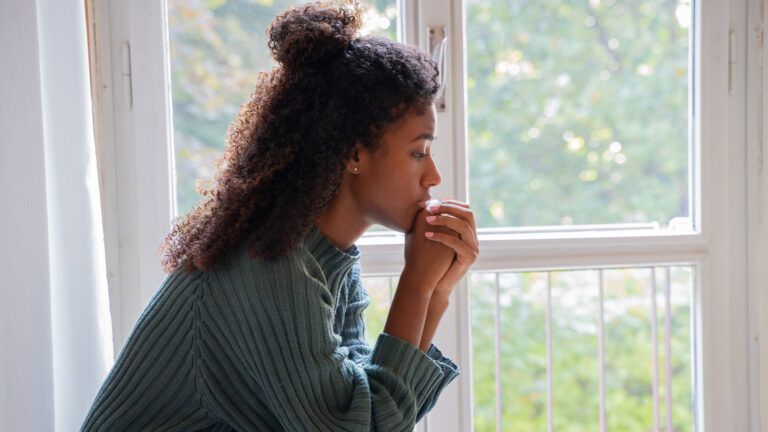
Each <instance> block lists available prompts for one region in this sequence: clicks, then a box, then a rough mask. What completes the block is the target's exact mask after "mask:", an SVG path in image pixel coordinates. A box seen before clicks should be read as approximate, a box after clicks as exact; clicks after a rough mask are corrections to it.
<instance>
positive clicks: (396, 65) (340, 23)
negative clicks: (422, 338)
mask: <svg viewBox="0 0 768 432" xmlns="http://www.w3.org/2000/svg"><path fill="white" fill-rule="evenodd" d="M360 24H361V17H360V10H359V7H358V6H357V5H356V4H355V5H352V6H351V7H350V6H347V5H340V4H328V3H313V4H308V5H305V6H300V7H295V8H291V9H288V10H286V11H285V12H283V13H282V14H280V15H279V16H277V17H276V18H275V19H274V21H273V22H272V24H271V25H270V27H269V29H268V31H267V33H268V35H269V48H270V49H271V51H272V55H273V57H274V58H275V60H276V61H277V62H278V64H279V66H278V67H276V68H274V69H273V70H271V71H270V72H262V73H261V74H259V78H258V82H257V84H256V87H255V90H254V91H253V93H252V94H251V97H250V100H249V101H248V102H247V103H245V104H244V105H243V106H242V107H241V108H240V112H239V113H238V114H237V116H236V117H235V118H234V120H233V121H232V123H231V124H230V125H229V129H228V131H227V140H228V146H227V150H226V152H225V153H224V156H223V157H222V159H220V160H219V162H218V172H217V174H216V177H215V184H214V186H213V187H212V188H211V189H209V190H203V191H202V193H203V195H204V196H205V198H204V200H203V201H202V202H201V203H200V204H198V205H197V206H196V207H195V208H194V209H193V210H192V211H191V212H190V213H188V214H187V215H185V216H183V217H182V218H180V219H179V220H177V221H176V222H175V224H174V227H173V229H172V230H171V232H170V233H169V234H168V235H167V236H166V238H165V240H164V242H163V244H162V245H161V247H160V252H161V253H162V255H163V267H164V269H165V271H167V272H170V271H173V270H175V269H177V268H178V267H180V266H183V268H184V270H186V271H191V270H194V269H201V270H205V269H209V268H210V267H212V266H213V265H214V264H215V262H216V260H217V258H218V257H220V256H221V255H222V254H224V253H226V252H227V251H229V250H231V249H232V248H233V247H234V246H235V245H237V244H239V243H241V242H245V244H246V247H247V250H248V253H249V255H250V256H252V257H261V258H264V259H273V258H276V257H279V256H283V255H285V254H287V253H289V252H290V251H291V250H292V249H293V248H294V247H296V246H297V245H298V243H299V242H300V241H301V240H302V239H303V238H304V236H306V234H307V233H308V232H309V229H310V228H311V226H312V224H313V223H314V221H315V220H316V219H317V217H318V216H319V215H320V214H321V213H322V212H323V210H325V209H326V208H327V207H328V205H329V204H330V202H331V199H332V198H333V197H334V196H335V195H336V193H337V192H338V190H339V186H340V184H341V180H342V176H343V172H344V169H345V166H346V163H347V161H348V160H349V159H350V158H351V157H353V156H354V151H355V146H356V145H357V144H359V145H362V146H364V147H365V148H366V149H369V150H371V151H374V150H376V148H377V143H378V141H379V139H380V137H381V136H382V134H383V133H384V132H385V131H386V130H387V127H388V126H391V125H393V124H394V123H395V122H397V121H398V120H400V119H401V118H402V117H403V116H404V115H405V113H407V112H409V111H410V110H412V109H416V110H417V111H421V110H423V109H424V108H426V107H427V106H429V104H431V103H432V102H433V101H434V97H435V95H436V94H437V91H438V89H439V81H438V78H437V67H436V65H435V63H434V62H433V61H432V60H430V59H428V58H427V57H426V55H425V54H424V53H422V52H420V51H418V50H417V49H415V48H413V47H410V46H407V45H403V44H399V43H396V42H392V41H390V40H388V39H384V38H377V37H356V33H357V31H358V29H359V28H360Z"/></svg>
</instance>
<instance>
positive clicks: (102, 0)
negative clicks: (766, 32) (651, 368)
mask: <svg viewBox="0 0 768 432" xmlns="http://www.w3.org/2000/svg"><path fill="white" fill-rule="evenodd" d="M399 1H400V3H401V5H400V6H401V11H402V14H403V16H404V22H405V26H403V27H402V30H401V34H402V35H403V36H404V38H405V41H406V42H407V43H411V44H415V45H418V46H420V47H421V48H422V49H425V50H427V44H428V42H427V37H426V36H427V29H428V28H429V27H430V26H434V27H438V26H444V27H446V29H447V34H448V49H447V63H446V64H447V65H449V68H448V72H447V78H448V81H447V82H448V86H447V88H446V101H447V103H448V107H447V110H446V111H445V112H440V113H438V119H437V120H438V130H439V136H440V139H439V142H436V143H435V147H434V149H435V151H434V154H435V158H436V159H437V164H438V166H439V167H440V170H441V174H442V175H443V182H442V184H441V185H440V186H439V187H437V188H436V191H435V193H434V194H433V195H434V196H435V197H438V198H442V197H443V196H445V195H450V196H453V197H456V198H458V199H465V198H466V197H467V194H468V167H467V145H466V143H467V139H466V135H467V126H466V118H465V115H464V111H463V107H464V106H465V102H466V88H465V85H464V79H463V77H465V76H466V69H465V66H464V53H465V48H464V46H463V43H464V37H465V29H464V15H465V5H464V3H463V1H462V0H442V1H441V0H399ZM693 5H694V7H695V8H696V13H695V17H696V23H695V28H696V29H700V31H701V36H700V37H697V38H695V41H696V47H695V49H694V52H695V53H697V54H696V56H694V57H695V58H694V61H695V67H694V70H695V71H696V73H697V75H696V77H695V81H696V82H697V83H699V85H698V89H699V90H700V93H698V94H696V97H695V98H694V105H693V108H694V112H696V113H698V115H696V116H695V125H694V131H695V133H694V137H693V138H694V145H693V152H692V153H693V159H692V160H693V163H692V165H693V166H692V170H693V175H694V176H696V177H698V178H701V187H700V189H697V188H694V190H693V204H694V206H695V207H696V208H695V209H692V210H693V213H694V214H695V215H696V218H695V221H694V224H695V226H696V227H697V231H695V232H688V233H678V232H663V233H661V234H659V233H658V232H657V231H647V230H645V231H644V230H616V229H610V230H603V231H589V230H587V231H583V230H582V231H569V232H558V231H555V232H538V233H537V232H522V233H520V232H518V233H504V232H503V230H483V232H481V233H480V242H481V255H480V257H479V259H478V261H477V262H476V263H475V266H474V267H473V270H491V271H492V270H504V271H511V270H536V269H563V268H578V267H584V266H586V267H595V266H600V267H602V266H635V265H644V266H647V265H657V264H658V265H664V264H669V263H690V264H692V265H694V266H695V268H696V269H697V274H698V275H699V277H696V278H695V280H696V287H695V288H696V293H697V294H696V296H695V297H694V302H695V308H696V309H697V310H698V311H699V314H698V315H697V316H696V317H695V327H696V328H695V332H696V334H697V336H698V340H697V343H696V344H695V345H696V347H697V350H698V351H697V352H696V364H695V366H694V368H695V371H696V372H697V385H699V386H700V388H699V389H698V390H699V391H697V392H696V398H697V401H696V403H697V406H698V407H699V411H698V412H697V413H695V415H696V419H695V421H696V423H697V425H698V427H699V431H707V432H709V431H758V430H760V425H761V423H762V426H763V430H768V360H766V359H768V344H766V343H765V342H762V343H761V341H760V340H759V338H758V335H759V333H758V329H761V328H762V329H766V328H768V293H766V289H765V287H766V282H768V271H767V270H765V269H764V268H762V267H761V266H760V265H759V264H760V263H765V262H766V259H768V229H767V228H766V224H767V216H766V215H768V181H767V180H766V176H765V174H764V173H763V169H762V158H763V150H764V149H765V142H766V141H768V131H766V130H765V128H764V127H763V125H764V124H765V125H768V114H766V112H765V111H764V107H765V106H766V105H767V104H768V101H767V100H766V97H765V92H764V91H763V85H764V82H763V80H762V77H761V76H760V74H759V73H758V69H759V67H760V66H761V67H763V68H764V69H765V70H768V59H765V58H764V55H763V46H762V28H763V27H764V26H765V25H766V24H768V23H767V22H766V20H765V19H766V17H765V16H764V15H763V10H762V2H761V0H730V1H719V2H716V1H704V0H702V1H694V2H693ZM90 7H91V12H92V15H91V16H93V17H94V20H93V22H94V25H93V29H92V30H93V31H94V33H95V41H96V43H95V44H94V47H95V48H94V50H93V54H94V57H93V60H92V61H93V63H94V75H93V78H94V90H95V91H94V97H95V108H94V111H95V118H96V129H97V130H96V136H97V146H98V155H99V161H100V164H99V166H100V179H101V185H102V202H103V205H104V208H103V215H104V226H105V231H106V232H105V241H106V249H107V263H108V267H109V268H108V275H109V287H110V300H111V306H110V307H111V312H112V322H113V327H114V342H115V347H116V350H115V352H116V353H117V352H119V349H120V347H122V345H123V343H124V342H125V340H126V338H127V336H128V334H129V333H130V331H131V328H132V327H133V324H134V323H135V321H136V319H137V318H138V316H139V314H140V312H141V310H142V309H143V307H144V305H145V303H146V301H147V300H148V299H149V297H150V296H151V295H152V293H153V292H154V291H155V289H156V288H157V287H158V286H159V284H160V282H161V281H162V279H163V278H164V277H165V274H164V273H163V272H162V269H161V268H160V264H159V263H160V261H159V255H158V253H157V249H158V246H159V244H160V242H161V241H162V239H163V237H164V236H165V235H166V234H167V232H168V230H169V229H170V227H171V218H172V215H173V214H174V208H173V206H174V205H175V204H174V203H175V199H174V197H175V192H174V183H173V167H172V164H173V157H172V146H171V142H172V141H171V140H172V130H171V125H172V123H171V119H172V117H171V101H170V84H169V83H170V78H169V77H170V70H169V69H170V67H169V62H168V57H167V50H168V32H167V29H166V27H165V22H166V19H165V17H166V9H165V8H166V6H165V2H164V1H154V0H126V1H110V0H92V3H91V4H90ZM748 12H749V13H748ZM747 29H751V30H750V31H747ZM758 30H759V31H758ZM126 47H129V50H130V55H128V54H129V53H128V52H127V51H126ZM359 244H360V247H361V250H362V257H363V258H362V266H363V270H364V271H365V272H366V273H398V272H399V271H401V270H402V265H403V256H402V243H401V242H400V241H398V239H390V240H389V241H384V242H374V241H373V240H371V239H363V240H361V242H360V243H359ZM761 288H762V289H761ZM469 329H470V321H469V294H468V291H467V283H466V281H464V282H462V283H461V285H460V286H459V287H457V288H456V290H455V292H454V294H453V296H452V301H451V305H450V307H449V309H448V311H447V312H446V314H445V316H444V318H443V321H442V322H441V326H440V328H439V329H438V332H437V334H436V336H435V343H436V344H438V345H439V346H440V347H441V349H442V350H443V351H444V352H446V353H447V354H448V355H449V356H451V357H453V358H455V359H456V360H457V362H458V363H459V364H460V365H461V366H462V370H463V373H462V374H461V375H460V377H459V378H458V380H457V383H455V384H454V385H452V386H449V387H448V388H447V389H446V390H445V391H444V393H443V394H442V395H441V398H440V401H439V402H438V404H437V405H436V407H435V408H434V410H433V411H432V412H431V413H430V415H429V429H430V430H431V431H436V430H439V431H442V430H446V431H455V430H461V431H471V430H472V379H471V368H470V364H471V352H470V346H471V345H470V344H471V341H470V330H469ZM761 359H762V362H761Z"/></svg>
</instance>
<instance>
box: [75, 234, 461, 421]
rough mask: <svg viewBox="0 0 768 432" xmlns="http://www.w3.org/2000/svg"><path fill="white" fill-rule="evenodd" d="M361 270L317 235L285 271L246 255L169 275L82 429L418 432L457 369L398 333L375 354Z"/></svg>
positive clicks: (351, 252) (352, 254) (286, 260)
mask: <svg viewBox="0 0 768 432" xmlns="http://www.w3.org/2000/svg"><path fill="white" fill-rule="evenodd" d="M359 258H360V251H359V249H358V248H357V246H352V247H351V248H349V249H348V250H346V251H341V250H339V249H338V248H336V247H335V246H334V245H333V244H332V243H331V242H330V241H329V240H328V239H327V238H325V237H324V236H323V235H322V234H321V233H320V231H319V230H318V229H317V228H316V227H313V228H312V230H311V232H310V233H309V235H308V236H307V237H306V238H305V239H304V241H303V242H302V244H301V246H300V247H297V248H296V249H295V250H294V251H293V253H291V254H290V255H288V256H286V257H283V258H279V259H277V260H274V261H267V260H256V259H252V258H250V257H248V256H247V255H246V253H245V251H244V249H243V248H242V247H240V248H239V249H237V250H236V251H234V252H233V253H231V254H229V255H227V256H226V257H224V258H223V259H221V260H220V261H219V263H218V264H217V265H216V266H215V267H214V268H213V269H211V270H209V271H196V272H192V273H184V272H182V271H178V270H177V271H175V272H172V273H170V274H169V275H168V276H167V277H166V278H165V280H164V281H163V283H162V285H161V286H160V287H159V289H158V291H157V293H156V294H155V295H154V296H153V297H152V299H151V301H150V302H149V304H148V305H147V307H146V309H145V310H144V312H143V313H142V314H141V316H140V317H139V320H138V322H137V323H136V326H135V327H134V329H133V331H132V333H131V335H130V336H129V338H128V341H127V342H126V344H125V346H124V348H123V349H122V351H121V352H120V354H119V355H118V357H117V360H116V361H115V364H114V366H113V368H112V370H111V371H110V373H109V375H108V376H107V378H106V380H105V381H104V384H103V385H102V387H101V389H100V390H99V393H98V394H97V396H96V399H95V401H94V402H93V405H92V406H91V409H90V411H89V413H88V415H87V417H86V419H85V423H84V424H83V427H82V429H81V430H82V431H240V432H246V431H283V430H285V431H410V430H412V429H413V427H414V425H415V424H416V423H417V422H418V421H419V420H420V419H421V418H422V417H423V416H424V415H425V414H426V413H427V412H429V410H430V409H432V407H433V406H434V404H435V402H436V401H437V398H438V395H439V394H440V392H441V391H442V390H443V389H444V388H445V386H446V385H448V383H450V382H451V381H452V380H453V379H454V378H456V376H457V375H458V374H459V373H460V369H459V367H458V366H456V365H455V364H454V363H453V362H452V361H451V360H450V359H448V358H446V357H444V356H443V355H442V354H441V352H440V350H438V349H437V348H436V347H435V346H434V345H432V346H431V347H430V348H429V350H428V352H427V353H424V352H422V351H421V350H420V349H419V348H418V347H416V346H414V345H412V344H410V343H408V342H406V341H404V340H402V339H400V338H397V337H395V336H392V335H389V334H387V333H380V334H379V336H378V339H377V340H376V344H375V345H374V346H373V349H371V348H370V347H369V346H368V344H367V343H366V340H365V336H364V328H363V319H362V313H363V310H364V309H365V308H366V307H367V306H368V304H369V303H370V299H369V297H368V294H367V292H366V291H365V289H364V288H363V286H362V285H361V283H360V264H359Z"/></svg>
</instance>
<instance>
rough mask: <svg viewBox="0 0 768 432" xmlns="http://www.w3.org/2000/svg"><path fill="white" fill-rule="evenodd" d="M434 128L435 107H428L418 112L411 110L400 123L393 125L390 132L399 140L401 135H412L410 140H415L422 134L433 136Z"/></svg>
mask: <svg viewBox="0 0 768 432" xmlns="http://www.w3.org/2000/svg"><path fill="white" fill-rule="evenodd" d="M435 127H436V118H435V106H434V105H429V106H428V107H425V108H421V109H420V110H417V109H411V110H409V111H408V112H406V113H405V114H404V115H403V117H402V118H401V119H400V121H398V122H397V123H395V125H394V127H393V128H392V129H391V130H390V132H391V133H392V134H396V135H398V137H400V138H402V135H406V136H407V135H413V136H411V137H410V138H415V137H417V136H418V135H420V134H423V133H428V134H431V135H435Z"/></svg>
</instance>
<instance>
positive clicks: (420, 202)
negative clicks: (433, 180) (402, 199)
mask: <svg viewBox="0 0 768 432" xmlns="http://www.w3.org/2000/svg"><path fill="white" fill-rule="evenodd" d="M431 199H432V196H431V195H427V196H425V197H423V198H422V199H420V200H419V207H421V208H424V207H426V206H427V201H429V200H431Z"/></svg>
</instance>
